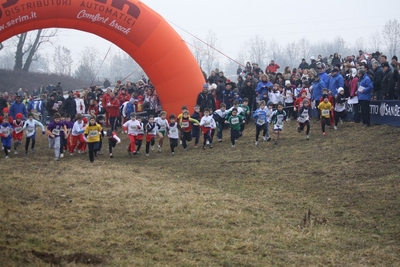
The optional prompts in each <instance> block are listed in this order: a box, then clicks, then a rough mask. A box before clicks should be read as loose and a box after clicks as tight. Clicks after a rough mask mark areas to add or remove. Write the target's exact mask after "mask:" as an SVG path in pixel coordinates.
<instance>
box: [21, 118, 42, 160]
mask: <svg viewBox="0 0 400 267" xmlns="http://www.w3.org/2000/svg"><path fill="white" fill-rule="evenodd" d="M36 126H39V127H40V128H42V134H45V129H44V126H43V124H42V123H41V122H39V121H37V120H35V119H34V118H33V113H28V120H27V121H25V123H24V127H23V130H25V135H26V139H25V156H28V148H29V143H30V142H31V140H32V145H31V151H32V153H35V143H36Z"/></svg>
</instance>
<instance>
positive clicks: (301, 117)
mask: <svg viewBox="0 0 400 267" xmlns="http://www.w3.org/2000/svg"><path fill="white" fill-rule="evenodd" d="M310 112H311V106H310V102H308V100H307V99H304V100H303V106H302V107H301V108H300V110H299V112H298V117H297V121H298V122H299V129H300V131H301V132H302V131H303V130H304V126H306V127H307V130H306V140H309V139H310Z"/></svg>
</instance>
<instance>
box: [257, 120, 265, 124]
mask: <svg viewBox="0 0 400 267" xmlns="http://www.w3.org/2000/svg"><path fill="white" fill-rule="evenodd" d="M264 123H265V120H263V119H258V120H257V124H258V125H263V124H264Z"/></svg>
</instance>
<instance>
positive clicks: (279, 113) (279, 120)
mask: <svg viewBox="0 0 400 267" xmlns="http://www.w3.org/2000/svg"><path fill="white" fill-rule="evenodd" d="M285 120H286V112H285V111H284V110H283V104H282V103H281V102H279V103H278V105H277V109H276V110H275V111H274V112H273V113H272V115H271V122H272V123H273V124H274V134H275V142H274V144H275V145H277V144H278V141H279V137H280V134H281V132H282V129H283V124H284V121H285Z"/></svg>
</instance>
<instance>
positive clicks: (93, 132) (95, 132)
mask: <svg viewBox="0 0 400 267" xmlns="http://www.w3.org/2000/svg"><path fill="white" fill-rule="evenodd" d="M98 135H99V132H98V131H90V132H89V136H90V137H96V136H98Z"/></svg>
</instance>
